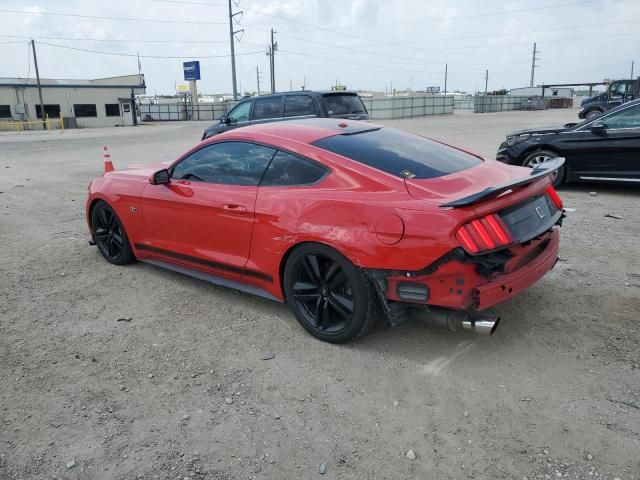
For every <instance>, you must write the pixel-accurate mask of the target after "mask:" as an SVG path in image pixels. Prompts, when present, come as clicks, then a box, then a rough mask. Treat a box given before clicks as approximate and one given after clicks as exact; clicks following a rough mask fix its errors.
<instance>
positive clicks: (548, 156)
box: [522, 150, 565, 187]
mask: <svg viewBox="0 0 640 480" xmlns="http://www.w3.org/2000/svg"><path fill="white" fill-rule="evenodd" d="M557 157H559V155H558V154H557V153H556V152H552V151H550V150H539V151H537V152H532V153H530V154H529V155H527V156H526V157H525V159H524V160H523V162H522V166H523V167H528V168H535V167H537V166H538V165H540V164H542V163H544V162H548V161H549V160H552V159H554V158H557ZM564 176H565V168H564V165H562V166H561V167H560V168H559V169H558V171H557V173H556V175H555V177H553V186H554V187H558V186H560V185H561V184H562V182H564Z"/></svg>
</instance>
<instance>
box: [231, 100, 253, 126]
mask: <svg viewBox="0 0 640 480" xmlns="http://www.w3.org/2000/svg"><path fill="white" fill-rule="evenodd" d="M249 110H251V102H244V103H239V104H238V105H237V106H236V108H234V109H233V110H231V111H230V112H229V115H227V118H228V119H229V122H230V123H237V122H248V121H249Z"/></svg>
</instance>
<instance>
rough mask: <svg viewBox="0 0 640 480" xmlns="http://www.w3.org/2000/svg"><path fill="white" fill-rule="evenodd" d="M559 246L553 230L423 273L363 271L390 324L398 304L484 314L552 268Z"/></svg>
mask: <svg viewBox="0 0 640 480" xmlns="http://www.w3.org/2000/svg"><path fill="white" fill-rule="evenodd" d="M559 245H560V233H559V231H558V229H557V228H552V229H551V230H549V231H547V232H545V233H544V234H543V235H540V236H539V237H537V238H535V239H533V240H531V241H528V242H526V243H525V244H523V245H517V246H513V247H511V248H510V249H509V250H508V251H503V252H496V253H494V254H491V255H486V256H477V257H472V256H469V255H466V254H464V253H463V252H460V251H459V250H454V251H452V252H451V253H450V254H449V255H447V256H445V257H443V258H441V259H440V260H439V261H437V262H435V263H434V264H433V265H430V266H429V267H427V268H425V269H424V270H422V271H417V272H399V271H388V270H387V271H384V270H365V271H366V273H367V274H368V275H369V277H370V278H371V279H372V280H373V281H374V283H375V285H376V288H377V290H378V294H379V296H380V298H381V300H382V301H383V304H384V306H385V309H386V311H387V314H388V315H389V319H390V321H391V323H392V324H394V323H399V322H396V321H394V318H393V315H394V307H399V306H400V305H404V306H413V307H421V306H431V307H442V308H446V309H451V310H484V309H487V308H490V307H493V306H495V305H497V304H499V303H502V302H504V301H506V300H509V299H510V298H512V297H514V296H515V295H517V294H518V293H520V292H522V291H523V290H526V289H527V288H529V287H530V286H531V285H533V284H534V283H536V282H537V281H538V280H540V278H542V277H543V276H544V274H545V273H547V272H548V271H549V270H551V269H552V268H553V266H554V265H555V263H556V261H557V258H558V249H559ZM396 310H398V309H397V308H396Z"/></svg>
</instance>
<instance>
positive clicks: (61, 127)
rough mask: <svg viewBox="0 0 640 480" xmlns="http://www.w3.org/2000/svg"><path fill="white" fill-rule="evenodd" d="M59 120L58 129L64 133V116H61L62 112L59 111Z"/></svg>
mask: <svg viewBox="0 0 640 480" xmlns="http://www.w3.org/2000/svg"><path fill="white" fill-rule="evenodd" d="M59 120H60V129H61V130H62V133H64V118H63V116H62V112H60V117H59Z"/></svg>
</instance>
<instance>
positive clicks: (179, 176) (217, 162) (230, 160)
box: [171, 142, 275, 185]
mask: <svg viewBox="0 0 640 480" xmlns="http://www.w3.org/2000/svg"><path fill="white" fill-rule="evenodd" d="M274 153H275V150H274V149H273V148H269V147H263V146H262V145H255V144H253V143H245V142H222V143H214V144H212V145H207V146H206V147H203V148H201V149H200V150H198V151H196V152H193V153H192V154H191V155H189V156H188V157H186V158H185V159H183V160H182V161H181V162H180V163H178V164H177V165H176V166H175V167H174V168H173V171H172V172H171V178H173V179H176V180H191V181H196V182H207V183H221V184H225V185H258V182H260V178H261V177H262V175H263V173H264V170H265V168H267V165H269V161H270V160H271V158H272V157H273V154H274Z"/></svg>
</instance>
